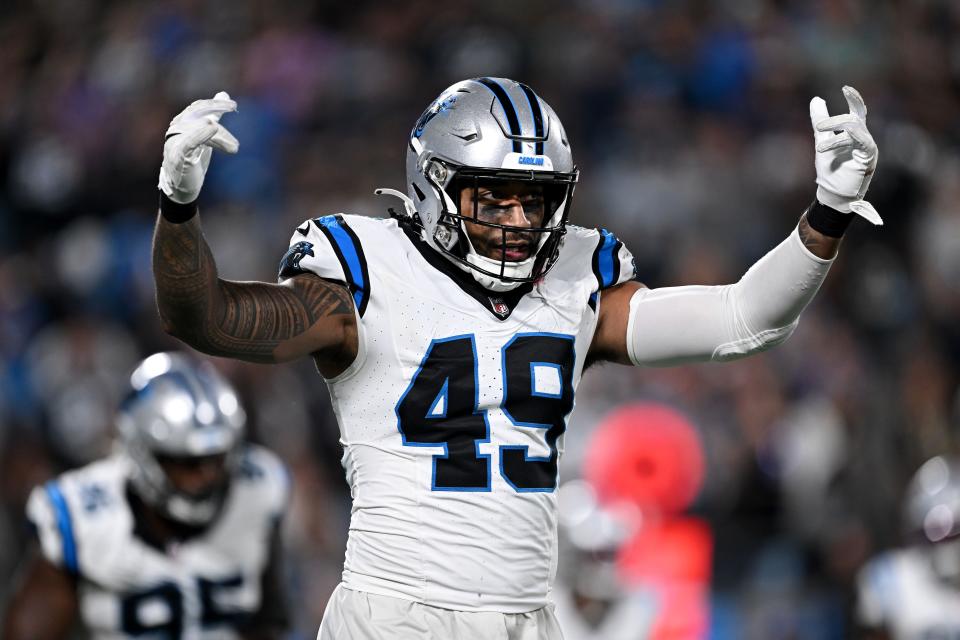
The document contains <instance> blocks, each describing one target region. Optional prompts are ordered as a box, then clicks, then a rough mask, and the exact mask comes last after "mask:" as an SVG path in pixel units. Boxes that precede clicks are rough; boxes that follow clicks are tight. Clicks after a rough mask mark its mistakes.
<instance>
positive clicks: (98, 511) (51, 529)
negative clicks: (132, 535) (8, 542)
mask: <svg viewBox="0 0 960 640" xmlns="http://www.w3.org/2000/svg"><path fill="white" fill-rule="evenodd" d="M125 479H126V475H125V473H124V468H123V463H122V461H121V460H119V459H117V458H107V459H106V460H101V461H98V462H94V463H93V464H90V465H87V466H86V467H82V468H80V469H77V470H75V471H70V472H67V473H65V474H63V475H61V476H59V477H57V478H54V479H53V480H50V481H48V482H46V483H45V484H43V485H40V486H38V487H34V489H33V491H31V493H30V497H29V499H28V500H27V508H26V511H27V514H26V515H27V519H28V520H29V521H30V522H31V523H32V524H33V526H34V527H35V528H36V531H37V537H38V538H39V540H40V547H41V550H42V552H43V555H44V557H45V558H46V559H47V560H49V561H50V562H51V563H53V564H55V565H56V566H59V567H62V568H64V569H66V570H67V571H69V572H70V573H72V574H74V575H79V574H81V573H84V571H83V568H84V565H85V563H84V558H86V559H87V561H89V560H90V559H91V558H94V557H96V556H97V552H96V549H95V548H94V547H95V546H96V545H98V544H100V543H101V542H103V541H106V540H107V538H108V537H107V536H105V535H104V533H105V529H104V527H106V528H107V529H111V530H117V529H118V528H121V527H122V526H123V524H122V519H124V518H126V519H129V511H128V509H127V507H126V503H125V501H124V497H123V495H122V490H123V486H124V482H125ZM118 518H120V519H121V520H118ZM105 543H106V544H109V542H105Z"/></svg>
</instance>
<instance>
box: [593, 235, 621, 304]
mask: <svg viewBox="0 0 960 640" xmlns="http://www.w3.org/2000/svg"><path fill="white" fill-rule="evenodd" d="M621 246H623V243H622V242H620V241H619V240H617V236H615V235H613V234H612V233H611V232H609V231H607V230H606V229H600V242H599V244H598V245H597V248H596V250H595V251H594V253H593V273H594V275H595V276H596V277H597V282H598V284H599V285H600V288H601V289H606V288H607V287H611V286H613V285H615V284H616V283H617V280H619V279H620V260H619V257H618V255H617V254H618V253H619V251H620V247H621Z"/></svg>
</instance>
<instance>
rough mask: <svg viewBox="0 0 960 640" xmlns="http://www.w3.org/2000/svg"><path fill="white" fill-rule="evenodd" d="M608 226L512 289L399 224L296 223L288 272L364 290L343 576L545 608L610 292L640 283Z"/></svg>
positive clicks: (343, 397)
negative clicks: (573, 417)
mask: <svg viewBox="0 0 960 640" xmlns="http://www.w3.org/2000/svg"><path fill="white" fill-rule="evenodd" d="M633 271H634V269H633V259H632V256H630V254H629V252H628V251H627V250H626V248H625V247H623V245H622V244H621V243H620V242H619V241H618V240H617V239H616V238H615V237H614V236H613V234H611V233H609V232H606V231H599V232H598V231H595V230H586V229H582V228H579V227H569V226H568V232H567V235H566V237H565V241H564V245H563V247H562V249H561V253H560V257H559V259H558V262H557V264H556V265H555V266H554V268H553V270H551V271H550V272H549V273H548V274H547V276H546V277H545V278H544V279H542V280H541V281H540V282H538V283H537V284H535V285H533V284H529V285H523V286H521V287H520V288H518V289H516V290H514V291H511V292H506V293H492V292H489V291H486V290H484V289H483V288H481V287H480V286H479V285H478V284H477V283H476V281H475V280H474V279H473V278H472V276H470V275H469V274H468V273H465V272H463V271H461V270H460V269H458V268H457V267H455V266H454V265H453V264H452V263H450V262H449V261H448V260H447V259H446V258H444V257H443V256H441V255H440V254H439V253H437V252H436V251H434V250H433V249H431V248H430V247H427V246H426V245H425V244H424V243H423V241H422V240H420V238H419V237H418V236H417V235H416V233H415V232H414V231H413V230H410V229H408V228H405V227H404V226H401V225H399V224H398V223H397V221H396V220H392V219H377V218H366V217H362V216H348V215H336V216H325V217H322V218H316V219H314V220H308V221H307V222H306V223H304V224H303V225H302V226H301V227H300V228H299V229H297V230H296V231H295V232H294V234H293V237H292V239H291V243H290V249H289V251H288V252H287V255H286V256H285V257H284V259H283V260H282V262H281V265H280V278H281V280H282V279H285V278H289V277H292V276H294V275H297V274H300V273H305V272H312V273H314V274H316V275H319V276H321V277H323V278H326V279H330V280H337V281H341V282H343V283H345V284H346V285H347V286H348V287H349V288H350V291H351V293H352V294H353V298H354V302H355V306H356V314H357V317H358V325H359V342H360V346H359V354H358V356H357V359H356V360H355V361H354V363H353V364H352V365H351V366H350V367H349V368H348V369H347V370H346V371H344V372H343V373H342V374H341V375H339V376H337V377H336V378H334V379H330V380H327V384H328V387H329V390H330V395H331V398H332V400H333V407H334V411H335V412H336V414H337V418H338V421H339V423H340V433H341V443H342V445H343V447H344V456H343V466H344V468H345V470H346V475H347V480H348V482H349V484H350V488H351V493H352V496H353V511H352V515H351V521H350V534H349V539H348V542H347V550H346V558H345V562H344V571H343V584H344V585H345V586H346V587H348V588H351V589H355V590H359V591H365V592H368V593H373V594H379V595H386V596H393V597H397V598H403V599H407V600H414V601H417V602H422V603H425V604H428V605H432V606H437V607H443V608H447V609H455V610H461V611H499V612H505V613H518V612H524V611H531V610H534V609H537V608H540V607H542V606H544V605H545V604H546V603H547V598H548V593H549V591H550V589H551V586H552V583H553V579H554V575H555V572H556V557H557V530H556V524H557V523H556V517H557V516H556V513H557V505H556V494H555V492H554V490H555V488H556V487H557V459H558V457H559V455H560V453H561V452H562V449H563V437H562V436H563V432H564V429H565V427H566V421H567V418H568V416H569V414H570V411H571V410H572V409H573V404H574V391H575V389H576V387H577V384H578V383H579V380H580V374H581V372H582V370H583V366H584V361H585V358H586V355H587V350H588V349H589V347H590V343H591V341H592V339H593V333H594V330H595V328H596V323H597V310H598V308H599V304H600V300H599V297H600V290H601V289H603V288H606V287H610V286H613V285H615V284H618V283H620V282H623V281H626V280H629V279H631V278H633V276H634V273H633Z"/></svg>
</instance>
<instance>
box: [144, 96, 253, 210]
mask: <svg viewBox="0 0 960 640" xmlns="http://www.w3.org/2000/svg"><path fill="white" fill-rule="evenodd" d="M236 110H237V103H236V102H235V101H234V100H232V99H231V98H230V96H229V95H228V94H227V92H226V91H221V92H220V93H218V94H217V95H215V96H214V97H213V98H212V99H210V100H196V101H195V102H193V103H192V104H190V106H188V107H187V108H186V109H184V110H183V111H181V112H180V113H179V114H178V115H177V117H175V118H174V119H173V120H172V121H171V122H170V126H169V127H168V128H167V136H166V142H164V144H163V164H162V165H161V166H160V181H159V185H158V186H159V187H160V190H161V191H163V192H164V193H165V194H166V195H167V197H168V198H170V199H171V200H173V201H174V202H177V203H179V204H188V203H190V202H193V201H194V200H196V199H197V196H198V195H200V188H201V187H202V186H203V178H204V176H205V175H206V173H207V167H208V166H210V156H211V154H212V153H213V150H214V149H219V150H221V151H225V152H227V153H236V152H237V149H239V148H240V143H239V142H238V141H237V139H236V138H235V137H233V134H232V133H230V132H229V131H227V130H226V129H225V128H224V126H223V125H222V124H220V118H221V117H222V116H223V114H225V113H228V112H230V111H236Z"/></svg>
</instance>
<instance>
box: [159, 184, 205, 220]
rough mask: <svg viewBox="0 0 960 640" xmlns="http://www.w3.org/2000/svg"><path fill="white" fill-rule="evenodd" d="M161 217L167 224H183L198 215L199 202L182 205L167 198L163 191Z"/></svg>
mask: <svg viewBox="0 0 960 640" xmlns="http://www.w3.org/2000/svg"><path fill="white" fill-rule="evenodd" d="M160 215H162V216H163V219H164V220H166V221H167V222H172V223H173V224H182V223H184V222H186V221H188V220H190V219H191V218H192V217H193V216H195V215H197V201H196V200H194V201H193V202H188V203H187V204H180V203H179V202H174V201H173V200H171V199H170V198H168V197H167V194H165V193H164V192H163V191H160Z"/></svg>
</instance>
